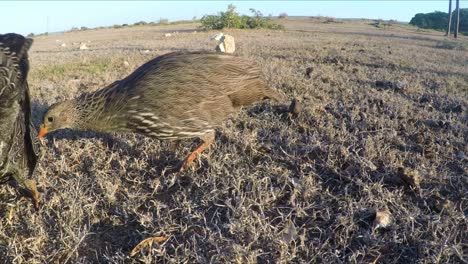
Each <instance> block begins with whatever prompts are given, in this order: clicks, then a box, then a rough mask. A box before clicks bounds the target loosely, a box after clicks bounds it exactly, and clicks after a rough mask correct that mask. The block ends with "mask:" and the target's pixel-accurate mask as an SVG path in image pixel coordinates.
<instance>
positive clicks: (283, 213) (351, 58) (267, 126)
mask: <svg viewBox="0 0 468 264" xmlns="http://www.w3.org/2000/svg"><path fill="white" fill-rule="evenodd" d="M281 23H283V24H284V25H285V27H286V30H285V31H269V30H254V31H241V30H228V31H227V32H226V33H228V34H230V35H232V36H235V38H236V42H237V43H239V45H237V43H236V53H238V54H239V55H241V56H245V57H250V58H253V59H255V60H256V61H258V63H259V64H261V66H262V68H263V70H264V73H265V76H266V78H267V79H268V82H269V83H270V84H271V85H272V86H273V87H275V88H276V89H278V90H281V91H283V92H284V93H286V94H287V95H289V96H290V97H297V98H298V101H297V106H294V107H293V108H296V107H297V109H300V110H301V111H299V110H298V111H296V112H297V114H295V115H287V114H283V113H282V111H280V108H281V106H277V105H272V104H270V103H261V104H258V105H256V106H254V107H252V108H249V109H246V110H245V111H243V112H241V113H240V114H239V115H237V116H234V117H232V118H231V119H230V120H228V121H227V122H226V124H225V126H224V128H223V129H222V130H220V131H219V132H218V133H217V140H216V143H215V144H214V147H213V148H212V149H211V150H210V151H208V152H206V153H204V154H203V155H202V156H201V158H200V159H198V161H197V162H196V166H195V167H194V169H193V170H188V171H187V172H184V173H182V174H178V173H170V172H169V171H170V168H171V167H174V166H177V164H178V160H177V158H176V157H181V156H184V155H185V154H186V153H188V151H189V149H191V148H193V147H194V145H195V142H192V141H190V140H188V141H185V142H183V143H182V144H181V145H180V146H179V147H177V148H175V150H174V151H173V150H172V148H171V144H170V143H169V142H159V141H157V140H152V139H149V138H144V137H141V136H138V135H133V134H128V135H121V134H118V135H117V134H116V135H102V134H94V133H87V132H78V131H62V132H57V133H52V134H51V135H49V136H48V137H47V140H46V142H45V143H44V144H45V145H46V152H45V154H44V158H43V160H42V162H41V164H40V166H39V168H38V169H37V172H36V175H35V177H36V179H37V181H38V187H39V189H40V191H41V194H42V203H43V205H42V208H41V210H40V211H39V212H35V211H34V209H33V208H32V206H31V205H30V204H29V203H27V202H25V201H19V200H17V196H16V194H15V193H14V188H11V187H9V186H7V185H3V186H2V188H1V189H0V201H1V202H0V216H1V220H0V262H2V263H9V262H14V263H105V262H111V263H139V262H144V263H145V262H146V263H150V262H153V263H154V262H158V263H159V262H161V263H168V262H173V263H180V262H189V263H196V262H198V263H209V262H213V263H304V262H311V263H415V262H418V263H462V262H466V261H467V260H468V259H467V258H466V252H467V250H468V248H467V242H468V241H467V235H466V230H468V222H467V219H466V213H467V206H468V204H467V200H466V199H467V198H466V194H467V191H468V180H467V179H468V177H467V158H466V154H467V153H468V147H467V144H466V141H467V139H466V136H467V133H468V129H467V123H468V122H467V121H468V120H467V119H468V117H467V106H468V96H467V94H468V70H467V69H468V67H467V61H468V54H467V53H463V52H460V51H458V50H453V49H444V48H442V49H441V48H437V43H439V42H440V41H443V37H440V36H439V35H440V34H439V33H437V32H433V31H429V32H426V33H425V34H421V33H420V32H417V31H416V29H414V28H409V27H408V28H406V27H395V28H393V27H392V29H387V30H385V31H384V30H381V29H378V28H375V27H374V26H372V25H368V23H365V22H362V23H361V22H359V21H355V22H345V23H343V24H335V23H330V24H325V23H321V22H314V21H312V20H310V19H304V20H296V19H291V18H284V19H282V20H281ZM176 30H177V31H178V32H179V34H177V36H175V37H173V38H165V37H164V34H165V33H167V32H174V31H176ZM195 30H196V25H176V26H174V25H169V26H159V27H151V26H141V27H135V28H123V29H102V30H88V31H80V32H71V33H66V34H63V35H56V36H53V35H49V36H41V37H37V38H36V39H35V44H34V46H33V49H32V52H31V54H30V56H31V72H30V77H29V80H30V87H31V93H32V98H33V104H34V111H35V112H34V121H35V122H36V123H38V122H39V120H40V116H41V114H42V113H43V111H44V110H45V109H46V108H47V106H48V105H50V104H51V103H53V102H55V101H56V100H61V99H66V98H72V97H74V96H76V95H78V94H80V93H82V92H86V91H88V90H94V89H98V88H100V87H103V86H104V85H106V84H109V83H111V82H113V81H114V80H115V79H119V78H122V77H124V76H126V74H128V73H130V72H131V71H132V70H134V69H135V68H136V67H138V66H139V65H141V64H142V63H143V62H145V61H147V60H149V59H151V58H153V57H154V56H157V55H160V54H163V53H166V52H168V51H172V50H184V49H190V50H192V49H213V48H214V47H213V43H212V42H211V41H210V36H211V35H213V32H203V33H200V32H197V33H194V32H195ZM57 39H59V40H60V42H57ZM88 40H89V41H91V42H89V43H88V45H87V46H88V47H89V49H88V50H84V51H80V50H78V49H73V48H71V47H70V46H71V45H68V46H67V47H66V48H63V47H61V46H60V43H62V42H65V43H72V42H81V41H82V42H84V41H88ZM461 41H464V43H466V39H462V40H461ZM308 69H309V70H308ZM402 84H404V89H400V88H401V87H403V86H402ZM399 87H400V88H399ZM154 237H164V238H167V240H163V239H160V240H159V239H156V240H155V239H152V238H154ZM144 239H149V240H147V241H153V242H154V243H149V242H148V243H146V242H145V243H144V244H145V248H142V249H141V250H140V251H139V252H138V253H136V254H135V256H134V257H130V253H131V251H132V249H133V248H134V247H135V246H137V245H138V244H139V243H140V242H141V241H143V240H144ZM147 244H148V245H147ZM151 244H152V245H151ZM149 246H150V247H149Z"/></svg>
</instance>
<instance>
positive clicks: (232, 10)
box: [200, 5, 284, 30]
mask: <svg viewBox="0 0 468 264" xmlns="http://www.w3.org/2000/svg"><path fill="white" fill-rule="evenodd" d="M250 11H251V12H252V14H253V16H251V17H250V16H240V15H239V14H238V13H237V12H236V7H235V6H234V5H229V6H228V9H227V10H226V12H219V13H218V15H205V16H203V17H202V18H201V20H200V22H201V24H202V28H203V29H205V30H213V29H214V30H220V29H223V28H238V29H252V28H268V29H284V27H283V26H282V25H280V24H277V23H273V22H272V21H270V20H268V19H266V18H265V17H264V16H263V14H262V13H261V12H260V11H258V10H255V9H253V8H251V9H250Z"/></svg>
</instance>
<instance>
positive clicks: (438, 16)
mask: <svg viewBox="0 0 468 264" xmlns="http://www.w3.org/2000/svg"><path fill="white" fill-rule="evenodd" d="M456 19H457V10H456V9H455V10H454V11H453V12H452V30H454V29H455V24H456ZM448 21H449V15H448V13H445V12H440V11H435V12H432V13H427V14H422V13H420V14H416V15H415V16H414V17H413V18H412V19H411V21H410V22H409V23H410V24H411V25H415V26H418V27H420V28H430V29H436V30H446V29H447V25H448ZM459 30H460V32H461V33H468V8H460V29H459Z"/></svg>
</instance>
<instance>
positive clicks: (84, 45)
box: [80, 42, 89, 50]
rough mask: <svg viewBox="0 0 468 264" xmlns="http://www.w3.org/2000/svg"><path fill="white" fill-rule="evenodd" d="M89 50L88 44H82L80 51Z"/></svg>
mask: <svg viewBox="0 0 468 264" xmlns="http://www.w3.org/2000/svg"><path fill="white" fill-rule="evenodd" d="M87 49H89V48H88V46H86V43H84V42H83V43H81V44H80V50H87Z"/></svg>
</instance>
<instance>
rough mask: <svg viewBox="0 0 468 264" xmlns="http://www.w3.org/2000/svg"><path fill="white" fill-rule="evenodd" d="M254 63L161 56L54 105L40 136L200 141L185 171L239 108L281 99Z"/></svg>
mask: <svg viewBox="0 0 468 264" xmlns="http://www.w3.org/2000/svg"><path fill="white" fill-rule="evenodd" d="M261 75H262V74H261V71H260V69H259V68H258V67H257V66H256V64H255V63H254V62H252V61H251V60H248V59H244V58H241V57H238V56H233V55H226V54H221V53H212V52H173V53H169V54H165V55H162V56H160V57H157V58H155V59H153V60H151V61H149V62H147V63H145V64H144V65H142V66H141V67H139V68H138V69H137V70H135V71H134V72H133V73H131V74H130V75H129V76H127V77H126V78H125V79H122V80H119V81H116V82H114V83H113V84H111V85H109V86H107V87H106V88H104V89H102V90H98V91H96V92H92V93H87V94H83V95H81V96H79V97H77V98H75V99H73V100H69V101H63V102H60V103H57V104H54V105H52V106H51V107H50V108H49V110H48V111H47V113H46V114H45V116H44V122H43V124H42V126H41V130H40V132H39V136H40V137H42V136H44V135H45V134H46V133H48V132H50V131H54V130H57V129H61V128H72V129H80V130H90V131H98V132H118V131H122V132H136V133H140V134H143V135H146V136H149V137H154V138H157V139H162V140H164V139H169V140H179V139H184V138H195V137H199V138H201V139H202V140H203V143H202V144H201V145H200V146H198V147H197V148H196V149H195V151H193V152H192V153H191V154H190V155H189V156H188V157H187V158H186V159H185V160H184V162H183V164H182V166H181V170H183V169H185V168H187V166H188V165H189V164H190V163H191V162H192V161H193V159H194V158H195V157H196V156H197V155H198V154H199V153H200V152H202V151H203V150H204V149H206V148H207V147H208V146H209V145H210V144H211V143H212V142H213V141H214V131H215V128H216V127H218V126H220V125H221V124H222V122H223V121H224V120H225V119H226V118H227V116H228V115H229V114H231V113H233V112H234V111H235V110H237V109H238V108H240V107H242V106H245V105H250V104H252V103H254V102H257V101H260V100H262V99H266V98H271V99H274V100H277V101H279V100H282V99H283V96H282V95H281V94H279V93H278V92H276V91H274V90H272V89H271V88H269V87H268V86H267V85H266V83H265V81H264V80H263V79H262V77H261Z"/></svg>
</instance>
